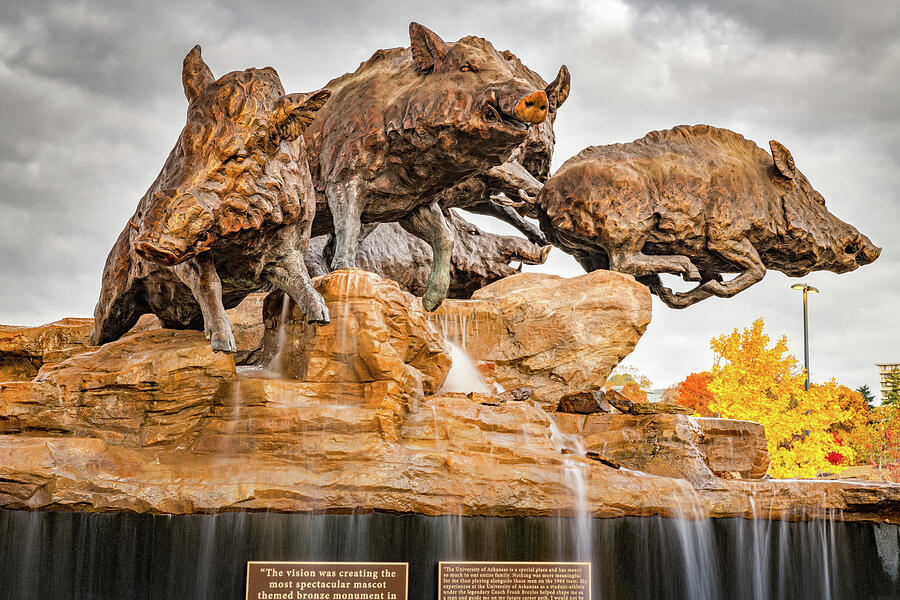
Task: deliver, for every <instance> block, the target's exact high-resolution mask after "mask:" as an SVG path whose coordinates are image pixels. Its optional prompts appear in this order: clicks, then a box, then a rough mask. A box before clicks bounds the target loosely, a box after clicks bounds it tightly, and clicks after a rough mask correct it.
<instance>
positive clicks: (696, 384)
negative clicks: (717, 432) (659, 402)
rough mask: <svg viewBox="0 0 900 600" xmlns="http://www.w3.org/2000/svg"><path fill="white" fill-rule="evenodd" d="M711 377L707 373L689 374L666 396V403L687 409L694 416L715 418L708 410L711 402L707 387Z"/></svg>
mask: <svg viewBox="0 0 900 600" xmlns="http://www.w3.org/2000/svg"><path fill="white" fill-rule="evenodd" d="M711 375H712V374H711V373H710V372H709V371H702V372H700V373H691V374H690V375H688V376H687V377H685V378H684V381H682V382H681V383H679V384H677V385H676V386H675V388H674V390H672V392H673V393H672V394H667V395H666V401H667V402H672V403H674V404H679V405H681V406H684V407H686V408H689V409H691V411H693V414H694V415H699V416H701V417H714V416H716V415H715V413H713V412H712V411H711V410H710V408H709V404H710V402H712V401H713V395H712V392H710V391H709V388H708V387H707V385H708V384H709V378H710V376H711Z"/></svg>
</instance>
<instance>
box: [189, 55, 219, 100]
mask: <svg viewBox="0 0 900 600" xmlns="http://www.w3.org/2000/svg"><path fill="white" fill-rule="evenodd" d="M213 81H215V79H214V78H213V74H212V71H210V70H209V67H207V66H206V63H205V62H203V59H202V58H201V57H200V46H194V47H193V48H192V49H191V51H190V52H188V53H187V56H185V57H184V67H183V68H182V70H181V82H182V83H183V84H184V95H185V97H186V98H187V99H188V102H193V101H194V98H196V97H197V96H199V95H200V92H202V91H203V88H205V87H206V86H208V85H209V84H210V83H212V82H213Z"/></svg>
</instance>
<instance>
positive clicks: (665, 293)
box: [637, 275, 713, 308]
mask: <svg viewBox="0 0 900 600" xmlns="http://www.w3.org/2000/svg"><path fill="white" fill-rule="evenodd" d="M637 280H638V281H640V282H641V283H643V284H644V285H646V286H647V287H648V288H650V291H651V292H652V293H653V294H656V296H657V297H658V298H659V299H660V300H662V301H663V304H665V305H666V306H668V307H670V308H687V307H688V306H690V305H692V304H696V303H697V302H700V301H701V300H705V299H707V298H709V297H710V296H712V295H713V294H712V292H708V291H706V290H703V289H701V287H702V286H701V287H697V288H694V289H693V290H691V291H690V292H686V293H685V292H673V291H672V290H671V289H670V288H667V287H666V286H664V285H663V284H662V279H660V277H659V275H646V276H644V277H638V278H637Z"/></svg>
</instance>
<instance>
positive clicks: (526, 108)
mask: <svg viewBox="0 0 900 600" xmlns="http://www.w3.org/2000/svg"><path fill="white" fill-rule="evenodd" d="M549 107H550V103H549V101H548V100H547V93H546V92H545V91H544V90H540V91H538V92H534V93H533V94H528V95H527V96H525V97H524V98H522V99H521V100H519V103H518V104H516V108H515V109H514V110H513V115H514V116H515V117H516V118H517V119H519V120H520V121H522V122H525V123H531V124H532V125H538V124H540V123H543V122H544V119H546V118H547V111H548V110H549Z"/></svg>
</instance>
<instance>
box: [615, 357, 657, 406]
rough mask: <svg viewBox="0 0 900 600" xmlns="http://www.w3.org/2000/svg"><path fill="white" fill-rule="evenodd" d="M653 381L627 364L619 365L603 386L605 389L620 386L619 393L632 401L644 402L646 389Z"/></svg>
mask: <svg viewBox="0 0 900 600" xmlns="http://www.w3.org/2000/svg"><path fill="white" fill-rule="evenodd" d="M651 385H653V383H652V382H651V381H650V379H649V378H648V377H646V376H644V375H641V374H640V373H639V372H638V371H637V369H635V368H634V367H629V366H619V367H618V368H617V369H616V371H615V372H614V373H612V374H611V375H610V376H609V379H607V380H606V384H605V385H604V386H603V387H605V388H606V389H611V388H613V387H619V386H621V393H622V395H623V396H625V397H627V398H628V399H629V400H631V401H632V402H646V401H647V390H649V389H650V386H651Z"/></svg>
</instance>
